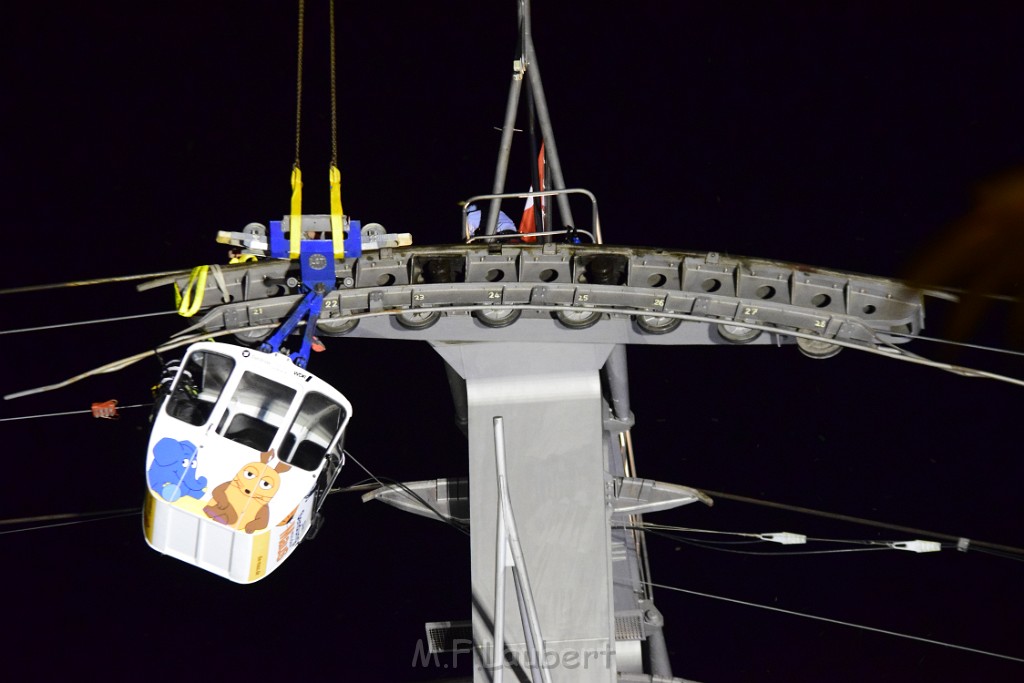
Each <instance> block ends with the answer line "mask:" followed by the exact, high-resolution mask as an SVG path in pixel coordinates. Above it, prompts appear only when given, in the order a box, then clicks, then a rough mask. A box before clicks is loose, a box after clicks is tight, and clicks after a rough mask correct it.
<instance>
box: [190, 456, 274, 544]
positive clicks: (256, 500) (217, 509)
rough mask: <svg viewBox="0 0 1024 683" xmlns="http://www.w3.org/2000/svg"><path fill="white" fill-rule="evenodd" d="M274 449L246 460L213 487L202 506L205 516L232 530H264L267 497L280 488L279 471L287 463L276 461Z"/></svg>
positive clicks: (268, 509)
mask: <svg viewBox="0 0 1024 683" xmlns="http://www.w3.org/2000/svg"><path fill="white" fill-rule="evenodd" d="M272 459H273V460H276V458H275V456H274V449H270V450H269V451H266V452H264V453H260V461H259V462H250V463H249V464H247V465H246V466H245V467H243V468H242V469H240V470H239V471H238V474H236V475H235V478H234V479H232V480H231V481H226V482H224V483H223V484H221V485H220V486H218V487H217V488H215V489H214V490H213V500H212V501H211V502H210V504H209V505H207V506H206V507H204V508H203V512H205V513H206V515H207V517H209V518H210V519H212V520H214V521H215V522H220V523H221V524H225V525H227V526H229V527H231V528H232V529H245V531H246V533H250V534H251V533H253V532H254V531H260V530H262V529H266V528H267V526H268V524H269V523H270V499H271V498H273V497H274V495H275V494H276V493H277V491H278V489H279V488H281V473H282V472H287V471H288V470H290V469H291V465H289V464H287V463H284V462H281V461H277V462H276V463H275V464H274V466H273V467H271V465H270V461H271V460H272Z"/></svg>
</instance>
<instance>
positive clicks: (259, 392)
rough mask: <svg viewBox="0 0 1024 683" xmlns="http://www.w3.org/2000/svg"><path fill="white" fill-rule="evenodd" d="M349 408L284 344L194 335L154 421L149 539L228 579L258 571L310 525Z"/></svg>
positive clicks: (338, 456)
mask: <svg viewBox="0 0 1024 683" xmlns="http://www.w3.org/2000/svg"><path fill="white" fill-rule="evenodd" d="M351 414H352V407H351V405H350V404H349V402H348V400H347V399H346V398H345V397H344V396H343V395H342V394H341V393H340V392H338V391H337V390H336V389H334V388H333V387H332V386H330V385H329V384H327V383H326V382H324V381H322V380H320V379H318V378H317V377H315V376H313V375H312V374H310V373H309V372H307V371H306V370H304V369H302V368H299V367H297V366H296V365H294V364H292V362H291V361H290V360H289V359H288V357H287V356H285V355H282V354H280V353H263V352H261V351H253V350H250V349H245V348H242V347H238V346H233V345H231V344H222V343H217V342H201V343H198V344H193V345H192V346H191V347H189V349H188V352H187V354H186V356H185V358H184V359H183V360H182V362H181V365H180V367H179V369H178V371H177V374H176V376H175V378H174V384H173V385H172V388H171V391H170V393H169V394H168V395H167V396H166V397H165V398H164V399H163V401H162V403H161V404H160V405H159V406H158V407H157V409H156V417H155V419H154V421H153V431H152V434H151V435H150V440H149V451H148V456H147V458H146V472H147V482H148V487H147V495H146V504H145V511H144V515H143V526H144V530H145V535H146V540H147V542H148V543H149V544H150V545H151V546H152V547H153V548H154V549H156V550H159V551H160V552H161V553H165V554H167V555H171V556H173V557H176V558H178V559H180V560H184V561H185V562H188V563H190V564H194V565H196V566H197V567H201V568H203V569H206V570H208V571H211V572H213V573H214V574H218V575H220V576H223V577H225V578H228V579H231V580H232V581H236V582H238V583H252V582H254V581H257V580H259V579H261V578H263V577H264V576H266V575H267V574H269V573H270V572H271V571H273V570H274V569H276V568H277V567H278V565H280V564H281V563H282V562H283V561H284V560H285V559H286V558H287V557H288V556H289V555H290V554H291V553H292V551H293V550H294V549H295V547H296V546H297V545H298V544H299V542H300V541H301V540H302V539H303V537H305V535H306V534H307V533H308V532H309V531H310V530H311V529H313V530H315V529H316V527H317V526H318V522H319V510H320V506H321V505H322V504H323V502H324V498H325V497H326V496H327V494H328V492H329V491H330V488H331V486H332V485H333V484H334V480H335V478H336V477H337V476H338V472H339V471H340V470H341V467H342V465H343V464H344V462H345V457H344V451H343V449H342V447H343V441H344V434H345V427H346V425H347V424H348V420H349V417H350V416H351Z"/></svg>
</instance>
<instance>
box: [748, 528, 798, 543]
mask: <svg viewBox="0 0 1024 683" xmlns="http://www.w3.org/2000/svg"><path fill="white" fill-rule="evenodd" d="M757 537H758V538H760V539H761V540H762V541H771V542H772V543H781V544H782V545H799V544H802V543H807V537H806V536H804V535H803V534H794V533H790V532H788V531H779V532H776V533H774V534H758V536H757Z"/></svg>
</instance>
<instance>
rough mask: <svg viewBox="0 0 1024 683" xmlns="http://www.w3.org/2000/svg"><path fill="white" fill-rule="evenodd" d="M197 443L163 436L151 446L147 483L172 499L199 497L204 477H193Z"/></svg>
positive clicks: (164, 497)
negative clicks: (151, 455) (151, 457)
mask: <svg viewBox="0 0 1024 683" xmlns="http://www.w3.org/2000/svg"><path fill="white" fill-rule="evenodd" d="M196 464H197V460H196V447H195V444H193V443H192V442H190V441H178V440H177V439H170V438H163V439H160V440H159V441H157V442H156V445H155V446H153V463H152V464H151V465H150V466H149V472H148V473H147V474H148V476H149V486H150V488H152V489H153V490H154V491H156V492H157V493H159V494H160V495H161V496H162V497H163V499H164V500H166V501H168V502H171V503H173V502H174V501H176V500H178V499H179V498H181V497H182V496H192V497H193V498H197V499H198V498H202V497H203V495H204V494H203V489H204V488H205V487H206V477H198V478H197V477H196Z"/></svg>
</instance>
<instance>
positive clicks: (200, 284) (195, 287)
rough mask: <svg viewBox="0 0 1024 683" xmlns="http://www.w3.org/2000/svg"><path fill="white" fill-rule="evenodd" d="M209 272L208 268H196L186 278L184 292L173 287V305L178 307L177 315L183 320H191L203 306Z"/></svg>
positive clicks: (176, 286)
mask: <svg viewBox="0 0 1024 683" xmlns="http://www.w3.org/2000/svg"><path fill="white" fill-rule="evenodd" d="M209 272H210V267H209V266H196V267H195V268H193V269H192V273H191V274H190V275H189V276H188V284H187V285H185V291H184V292H181V291H180V290H179V289H178V285H177V283H175V285H174V304H175V306H177V307H178V315H180V316H182V317H183V318H191V317H192V316H194V315H195V314H196V313H197V312H198V311H199V309H200V307H202V305H203V295H204V294H205V293H206V275H207V273H209Z"/></svg>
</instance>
